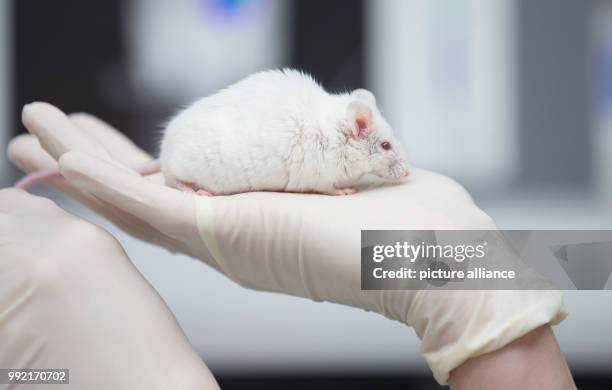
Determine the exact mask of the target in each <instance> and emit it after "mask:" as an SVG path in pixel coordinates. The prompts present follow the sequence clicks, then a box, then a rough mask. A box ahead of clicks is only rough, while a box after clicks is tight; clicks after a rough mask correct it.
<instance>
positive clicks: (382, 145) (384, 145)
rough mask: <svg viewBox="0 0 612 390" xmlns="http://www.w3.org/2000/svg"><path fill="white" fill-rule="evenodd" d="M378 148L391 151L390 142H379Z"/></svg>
mask: <svg viewBox="0 0 612 390" xmlns="http://www.w3.org/2000/svg"><path fill="white" fill-rule="evenodd" d="M380 147H381V148H383V149H384V150H391V142H389V141H384V142H381V143H380Z"/></svg>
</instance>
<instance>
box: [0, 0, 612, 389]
mask: <svg viewBox="0 0 612 390" xmlns="http://www.w3.org/2000/svg"><path fill="white" fill-rule="evenodd" d="M280 66H293V67H298V68H300V69H303V70H305V71H308V72H311V73H312V74H313V75H314V76H315V77H316V78H318V79H319V80H320V81H321V82H322V84H323V85H324V86H325V87H326V88H327V89H328V90H330V91H334V90H344V89H352V88H358V87H367V88H369V89H371V90H372V91H373V92H374V93H375V94H376V96H377V99H378V102H379V106H380V108H381V110H382V112H383V114H384V115H386V117H387V119H388V120H389V122H390V123H391V124H392V125H393V126H394V128H395V131H396V133H397V134H398V135H399V137H400V138H401V140H402V141H403V143H404V145H405V147H406V149H407V150H408V152H409V154H410V157H411V160H412V162H413V163H414V164H415V165H416V166H419V167H421V168H426V169H431V170H435V171H439V172H442V173H445V174H447V175H449V176H451V177H453V178H454V179H456V180H458V181H459V182H461V183H462V184H463V185H464V186H466V188H467V189H468V190H469V191H470V193H471V194H472V196H473V197H474V199H475V201H476V202H477V203H478V205H479V206H480V207H482V208H483V209H484V210H485V211H486V212H488V213H489V214H490V215H491V216H492V217H493V218H494V219H495V220H496V221H497V223H498V225H499V226H500V227H502V228H505V229H612V1H610V0H583V1H575V0H539V1H530V0H516V1H513V0H455V1H447V0H174V1H161V0H123V1H122V0H106V1H95V2H89V1H88V2H84V1H78V0H56V1H52V2H51V1H35V0H0V145H6V144H7V142H8V140H9V139H10V138H12V137H13V136H15V135H16V134H18V133H20V132H22V131H24V129H23V127H22V126H21V124H20V122H19V116H20V114H19V113H20V109H21V106H22V105H23V104H25V103H28V102H31V101H33V100H45V101H49V102H51V103H53V104H55V105H57V106H59V107H60V108H61V109H63V110H64V111H66V112H75V111H86V112H90V113H92V114H94V115H97V116H99V117H101V118H103V119H104V120H106V121H108V122H109V123H111V124H112V125H114V126H116V127H117V128H119V129H121V130H122V131H124V132H125V133H126V134H127V135H128V136H129V137H130V138H132V139H133V140H134V141H135V142H136V143H137V144H139V145H140V146H142V147H143V148H145V149H147V150H148V151H150V152H152V153H155V152H156V151H157V150H156V149H157V142H158V135H157V134H159V130H160V129H162V128H163V125H164V122H165V121H166V120H167V119H168V118H169V116H171V115H172V114H173V113H175V112H176V111H177V109H178V108H179V107H181V106H183V105H185V104H188V103H189V102H191V101H193V100H195V99H196V98H197V97H200V96H204V95H207V94H210V93H213V92H215V91H216V90H217V89H219V88H221V87H223V86H226V85H228V84H230V83H232V82H234V81H237V80H238V79H240V78H242V77H244V76H246V75H248V74H250V73H252V72H254V71H257V70H262V69H268V68H274V67H280ZM18 176H19V173H18V172H17V171H16V170H15V169H14V168H13V167H12V166H11V165H10V163H9V162H8V161H7V160H6V155H5V147H4V146H2V148H0V185H2V186H7V185H10V184H12V183H13V182H14V180H16V178H17V177H18ZM36 191H37V192H38V193H44V194H46V195H48V196H51V197H53V199H55V200H57V201H58V202H59V203H60V204H61V205H62V206H63V207H65V208H67V209H69V210H71V211H73V212H76V213H78V214H81V215H84V216H86V217H87V218H89V219H91V220H94V221H96V222H98V223H100V224H103V225H104V226H107V227H108V228H109V229H110V230H112V231H113V232H115V233H116V235H117V236H118V237H119V238H120V240H121V242H122V243H123V244H124V246H125V247H126V250H127V251H128V253H129V254H130V256H131V258H132V259H133V260H134V261H135V262H136V264H137V266H138V267H139V269H140V270H141V271H142V272H143V273H144V274H145V276H146V277H147V278H148V279H149V280H150V282H151V283H152V284H153V285H154V287H155V288H156V289H157V290H158V291H159V292H160V294H161V295H162V296H163V297H164V299H166V301H167V302H168V304H169V305H170V307H171V309H172V310H173V312H174V313H175V315H176V316H177V318H178V320H179V322H180V323H181V325H182V326H183V328H184V330H185V332H186V333H187V335H188V337H189V338H190V340H191V341H192V343H193V345H194V346H195V348H196V350H197V351H198V352H199V353H200V354H201V356H202V357H203V359H204V360H205V362H206V363H207V364H208V365H209V366H210V368H211V369H212V371H213V373H215V375H216V376H217V377H218V378H219V381H220V383H221V384H222V386H223V388H226V389H242V388H249V389H252V388H266V389H275V388H296V389H298V388H324V389H326V388H330V389H331V388H351V389H355V388H381V387H384V388H407V387H408V388H413V389H429V388H437V385H436V384H435V382H434V380H433V379H432V378H431V374H430V373H429V371H428V370H427V368H426V366H425V364H424V362H423V361H422V359H421V357H420V355H419V352H418V340H417V338H416V336H415V335H414V332H413V331H412V330H411V329H408V328H406V327H405V326H402V325H400V324H395V323H391V322H390V321H388V320H386V319H384V318H382V317H380V316H377V315H375V314H372V313H365V312H360V311H357V310H354V309H350V308H345V307H340V306H337V305H332V304H327V303H313V302H309V301H306V300H302V299H297V298H292V297H287V296H282V295H276V294H268V293H256V292H253V291H249V290H245V289H243V288H240V287H238V286H237V285H234V284H233V283H232V282H230V281H228V280H226V279H225V278H223V277H222V276H220V275H218V274H217V273H216V272H212V271H211V270H210V269H208V268H207V267H206V266H204V265H202V264H200V263H198V262H196V261H194V260H190V259H187V258H184V257H182V256H177V255H171V254H168V253H166V252H164V251H162V250H160V249H158V248H154V247H152V246H150V245H147V244H144V243H142V242H139V241H137V240H134V239H132V238H130V237H128V236H126V235H125V234H122V233H121V232H119V231H117V229H115V228H113V227H112V226H110V225H109V224H108V223H106V222H105V221H101V220H100V218H98V217H96V216H95V215H93V214H92V213H91V212H89V211H87V210H84V209H82V208H81V207H79V206H78V205H76V204H74V203H72V202H70V201H69V200H67V199H65V198H63V197H62V196H60V195H59V194H57V193H55V192H52V191H51V190H48V189H45V188H40V189H37V190H36ZM611 297H612V295H611V294H610V293H609V291H581V292H576V291H573V292H568V293H567V295H566V303H567V307H568V309H569V311H570V316H569V318H568V319H567V320H566V321H565V322H563V323H562V324H561V325H560V326H559V327H558V328H557V335H558V337H559V340H560V344H561V347H562V349H563V351H564V352H565V353H566V355H567V357H568V360H569V363H570V366H571V368H572V370H573V372H574V374H575V377H576V379H577V382H578V384H579V387H580V388H581V389H604V388H606V389H609V388H610V387H611V384H612V376H611V374H610V367H611V366H612V338H610V329H612V310H610V301H611V300H610V298H611Z"/></svg>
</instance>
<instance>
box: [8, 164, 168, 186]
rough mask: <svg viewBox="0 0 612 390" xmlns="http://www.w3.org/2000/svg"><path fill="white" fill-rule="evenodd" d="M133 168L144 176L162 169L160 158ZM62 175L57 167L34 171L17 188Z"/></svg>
mask: <svg viewBox="0 0 612 390" xmlns="http://www.w3.org/2000/svg"><path fill="white" fill-rule="evenodd" d="M132 169H133V170H135V171H136V172H138V173H140V174H141V175H142V176H148V175H152V174H154V173H158V172H159V171H160V165H159V159H156V160H151V161H147V162H146V163H142V164H138V165H134V166H133V167H132ZM61 177H62V174H61V173H60V172H59V171H58V170H57V169H43V170H41V171H36V172H32V173H29V174H27V175H26V176H24V177H23V178H22V179H21V180H19V181H18V182H17V183H15V188H20V189H22V190H28V189H29V188H32V187H34V186H36V185H38V184H40V183H42V182H45V181H47V180H50V179H58V178H61Z"/></svg>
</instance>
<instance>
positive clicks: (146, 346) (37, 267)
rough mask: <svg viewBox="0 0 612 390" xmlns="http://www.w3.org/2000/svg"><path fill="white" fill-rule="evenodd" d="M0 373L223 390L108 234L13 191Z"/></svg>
mask: <svg viewBox="0 0 612 390" xmlns="http://www.w3.org/2000/svg"><path fill="white" fill-rule="evenodd" d="M0 367H1V368H9V369H11V368H12V369H24V368H37V369H69V370H70V375H69V379H70V385H68V386H61V388H71V389H93V390H97V389H100V390H102V389H104V390H107V389H116V390H121V389H126V390H133V389H185V390H187V389H194V390H195V389H217V388H218V385H217V383H216V381H215V379H214V378H213V377H212V375H211V374H210V372H209V371H208V369H207V367H206V366H205V365H204V363H203V362H202V361H201V359H200V358H199V356H198V355H197V354H196V353H195V352H194V351H193V349H192V348H191V346H190V344H189V342H188V341H187V339H186V337H185V335H184V334H183V332H182V331H181V329H180V327H179V325H178V324H177V322H176V320H175V318H174V316H173V315H172V313H171V312H170V310H169V309H168V307H167V306H166V305H165V303H164V302H163V301H162V299H161V298H160V297H159V295H158V294H157V292H156V291H155V290H154V289H153V288H152V287H151V286H150V285H149V284H148V283H147V281H146V280H145V279H144V278H143V277H142V275H141V274H140V273H139V272H138V271H137V270H136V268H135V267H134V266H133V265H132V263H131V262H130V260H129V259H128V258H127V256H126V255H125V253H124V251H123V249H122V248H121V246H120V245H119V243H118V242H117V241H116V240H115V239H114V238H113V237H112V236H111V235H110V234H108V233H107V232H106V231H104V230H102V229H100V228H98V227H96V226H94V225H92V224H90V223H89V222H86V221H83V220H81V219H79V218H77V217H74V216H72V215H71V214H68V213H66V212H65V211H63V210H62V209H60V208H59V207H57V206H56V205H55V204H54V203H53V202H51V201H50V200H48V199H45V198H40V197H35V196H32V195H29V194H27V193H26V192H24V191H21V190H14V189H6V190H0ZM7 386H8V385H6V384H5V385H2V384H0V389H7V388H11V389H13V388H15V387H11V386H8V387H7ZM16 388H19V389H22V388H23V389H25V388H46V385H38V386H36V385H23V386H17V387H16Z"/></svg>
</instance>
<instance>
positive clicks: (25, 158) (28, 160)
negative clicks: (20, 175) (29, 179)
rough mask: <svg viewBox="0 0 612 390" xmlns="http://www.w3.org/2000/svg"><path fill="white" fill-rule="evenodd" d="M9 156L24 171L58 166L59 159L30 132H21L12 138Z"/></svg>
mask: <svg viewBox="0 0 612 390" xmlns="http://www.w3.org/2000/svg"><path fill="white" fill-rule="evenodd" d="M8 158H9V160H11V161H12V162H13V164H15V165H16V166H17V167H18V168H19V169H21V170H22V171H24V172H34V171H40V170H43V169H53V168H57V161H55V160H54V159H53V157H51V156H50V155H49V153H47V152H46V151H45V150H44V149H43V148H42V147H41V146H40V143H39V142H38V139H36V137H34V136H32V135H30V134H21V135H18V136H17V137H15V138H13V139H12V140H11V142H10V143H9V146H8Z"/></svg>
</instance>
